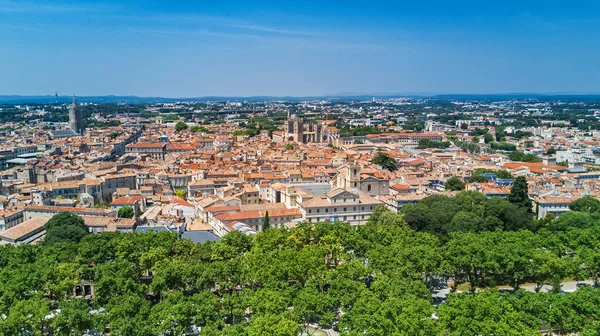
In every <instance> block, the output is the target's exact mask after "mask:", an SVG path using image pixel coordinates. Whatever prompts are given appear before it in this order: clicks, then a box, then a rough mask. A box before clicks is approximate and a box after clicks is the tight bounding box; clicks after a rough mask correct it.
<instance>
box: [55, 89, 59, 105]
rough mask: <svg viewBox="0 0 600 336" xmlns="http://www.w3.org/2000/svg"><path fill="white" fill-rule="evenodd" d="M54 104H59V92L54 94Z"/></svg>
mask: <svg viewBox="0 0 600 336" xmlns="http://www.w3.org/2000/svg"><path fill="white" fill-rule="evenodd" d="M54 102H55V103H56V104H58V92H56V91H55V92H54Z"/></svg>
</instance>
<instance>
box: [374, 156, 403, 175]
mask: <svg viewBox="0 0 600 336" xmlns="http://www.w3.org/2000/svg"><path fill="white" fill-rule="evenodd" d="M371 162H373V163H374V164H376V165H379V166H381V167H382V168H384V169H387V170H389V171H395V170H396V169H398V167H397V166H396V160H394V158H392V157H391V156H390V155H389V154H388V153H385V152H379V153H377V156H375V157H374V158H373V160H371Z"/></svg>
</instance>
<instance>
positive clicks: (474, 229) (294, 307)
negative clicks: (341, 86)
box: [0, 192, 600, 336]
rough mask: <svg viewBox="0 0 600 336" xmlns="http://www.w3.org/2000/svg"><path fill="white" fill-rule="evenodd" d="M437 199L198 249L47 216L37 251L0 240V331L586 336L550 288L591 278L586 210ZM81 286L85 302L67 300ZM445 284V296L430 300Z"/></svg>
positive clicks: (583, 309)
mask: <svg viewBox="0 0 600 336" xmlns="http://www.w3.org/2000/svg"><path fill="white" fill-rule="evenodd" d="M444 197H445V196H432V197H430V198H428V199H425V200H423V201H421V202H420V203H418V204H417V205H415V206H412V208H411V207H409V208H408V209H407V210H405V211H404V213H401V214H396V213H392V212H391V211H389V210H387V209H386V208H384V207H379V208H377V209H376V211H375V212H374V213H373V215H372V216H371V219H370V221H369V223H368V224H367V225H364V226H360V227H351V226H350V225H348V224H346V223H339V222H338V223H329V222H322V223H316V224H311V223H301V224H299V225H297V226H296V227H294V228H291V229H268V230H266V231H265V232H261V233H259V234H258V235H256V236H255V237H253V236H246V235H244V234H241V233H239V232H232V233H230V234H228V235H227V236H225V237H223V239H222V240H220V241H219V242H207V243H204V244H195V243H193V242H192V241H190V240H187V239H182V238H178V237H177V235H175V234H171V233H166V232H160V233H127V234H124V233H103V234H86V233H85V230H83V229H82V227H83V222H82V220H80V218H78V217H77V216H74V215H70V214H66V213H61V214H58V215H56V216H55V218H53V219H52V220H51V221H50V222H49V223H48V225H47V227H46V228H47V232H48V234H47V236H46V240H45V241H44V242H42V243H40V244H37V245H21V246H18V247H13V246H3V247H0V334H1V335H49V334H53V335H82V334H83V333H84V332H85V331H87V330H98V331H101V332H110V334H111V335H127V336H135V335H193V334H197V333H198V332H199V334H200V335H248V336H254V335H281V336H286V335H290V336H296V335H299V334H300V332H306V333H308V334H311V335H312V334H313V333H314V332H315V329H314V327H318V328H324V329H328V328H333V329H335V330H337V331H338V332H339V333H340V334H341V335H381V336H384V335H386V336H387V335H411V336H412V335H539V333H540V330H544V329H545V328H550V329H553V330H554V332H555V333H557V334H565V335H566V334H567V333H572V332H579V333H580V335H598V333H599V332H600V290H599V289H595V288H593V287H586V288H581V289H579V290H578V291H576V292H574V293H561V282H563V281H565V280H567V279H571V280H573V279H575V280H582V279H591V280H594V281H595V282H596V283H597V282H598V281H599V279H600V241H599V240H598V236H600V213H598V211H599V209H600V202H598V201H597V200H595V199H592V198H584V199H581V200H578V201H576V202H574V203H573V204H572V209H573V210H574V211H571V212H568V213H565V214H563V215H561V216H560V217H559V218H558V219H551V218H544V219H542V220H541V221H537V220H535V219H533V214H531V213H529V212H528V211H527V209H521V208H522V207H525V206H524V205H521V204H519V202H521V201H519V200H518V199H515V198H514V197H513V198H512V199H511V200H510V201H506V200H500V199H486V198H485V197H484V195H482V194H478V193H475V192H462V193H459V194H458V195H457V196H455V197H453V198H447V197H445V198H444ZM504 202H506V203H504ZM515 207H516V208H515ZM415 208H419V212H421V213H423V215H424V217H423V218H421V219H419V218H417V217H416V216H417V214H418V212H417V211H415ZM515 211H519V215H520V216H524V217H525V220H523V221H519V222H513V221H514V220H515V219H514V218H512V217H510V215H511V213H512V212H515ZM444 214H446V215H447V217H449V219H444V218H443V217H444V216H443V215H444ZM473 217H477V218H473ZM461 223H465V224H463V225H461ZM466 223H468V225H467V224H466ZM82 283H91V284H93V292H94V296H93V298H88V300H86V299H85V298H82V297H75V296H74V288H75V287H76V286H78V285H81V284H82ZM446 283H449V284H450V287H451V288H452V289H453V290H455V292H453V293H451V294H450V295H449V297H448V299H447V300H445V301H443V302H440V301H439V300H435V299H434V298H433V297H432V294H435V293H437V291H438V290H439V289H440V288H441V287H444V284H446ZM526 283H528V284H530V285H534V286H536V289H539V288H541V287H542V286H544V285H549V286H551V288H552V290H551V291H550V292H549V293H543V292H539V293H536V292H530V291H529V292H528V291H525V290H523V289H520V288H521V287H522V286H523V285H524V284H526ZM502 285H504V286H505V287H504V288H509V289H510V290H499V289H497V286H502Z"/></svg>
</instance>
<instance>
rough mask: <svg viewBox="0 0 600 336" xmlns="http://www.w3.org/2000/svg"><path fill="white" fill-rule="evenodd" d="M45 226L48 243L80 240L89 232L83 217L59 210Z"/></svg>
mask: <svg viewBox="0 0 600 336" xmlns="http://www.w3.org/2000/svg"><path fill="white" fill-rule="evenodd" d="M45 228H46V237H45V242H46V244H54V243H59V242H79V241H80V240H81V238H83V237H84V236H85V235H86V234H87V231H86V229H85V225H84V221H83V218H81V217H79V216H77V215H74V214H72V213H70V212H59V213H57V214H56V215H54V216H52V218H50V220H49V221H48V222H47V223H46V225H45Z"/></svg>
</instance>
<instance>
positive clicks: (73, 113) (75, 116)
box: [69, 96, 85, 135]
mask: <svg viewBox="0 0 600 336" xmlns="http://www.w3.org/2000/svg"><path fill="white" fill-rule="evenodd" d="M69 128H70V129H71V130H72V131H73V132H75V133H77V134H80V135H83V132H84V131H85V124H84V121H83V117H82V116H81V111H80V110H79V106H77V99H76V98H75V96H73V105H71V107H70V108H69Z"/></svg>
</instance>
